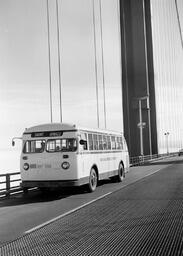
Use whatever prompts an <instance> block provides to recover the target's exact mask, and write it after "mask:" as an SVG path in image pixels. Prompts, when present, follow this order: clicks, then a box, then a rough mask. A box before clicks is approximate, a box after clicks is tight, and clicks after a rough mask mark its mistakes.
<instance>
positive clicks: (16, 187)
mask: <svg viewBox="0 0 183 256" xmlns="http://www.w3.org/2000/svg"><path fill="white" fill-rule="evenodd" d="M176 155H178V153H177V152H174V153H169V154H154V155H145V156H135V157H130V166H137V165H143V164H145V163H147V162H152V161H155V160H158V159H162V158H166V157H172V156H176ZM20 182H21V177H20V172H12V173H6V174H0V197H8V196H10V194H13V193H16V192H23V189H22V188H21V187H20Z"/></svg>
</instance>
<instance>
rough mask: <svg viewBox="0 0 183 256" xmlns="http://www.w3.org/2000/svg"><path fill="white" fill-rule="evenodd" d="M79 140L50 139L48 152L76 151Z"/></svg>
mask: <svg viewBox="0 0 183 256" xmlns="http://www.w3.org/2000/svg"><path fill="white" fill-rule="evenodd" d="M76 149H77V142H76V139H55V140H48V141H47V144H46V151H48V152H60V151H64V152H69V151H76Z"/></svg>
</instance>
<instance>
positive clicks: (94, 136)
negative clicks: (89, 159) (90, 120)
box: [93, 134, 98, 150]
mask: <svg viewBox="0 0 183 256" xmlns="http://www.w3.org/2000/svg"><path fill="white" fill-rule="evenodd" d="M93 144H94V150H98V136H97V134H93Z"/></svg>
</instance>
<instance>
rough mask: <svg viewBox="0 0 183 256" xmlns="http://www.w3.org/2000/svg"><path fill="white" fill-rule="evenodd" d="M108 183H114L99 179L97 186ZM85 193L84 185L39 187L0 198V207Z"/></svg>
mask: <svg viewBox="0 0 183 256" xmlns="http://www.w3.org/2000/svg"><path fill="white" fill-rule="evenodd" d="M109 183H114V181H111V180H110V179H108V180H107V179H106V180H102V181H99V182H98V187H102V186H104V185H106V184H109ZM94 193H95V192H94ZM85 194H89V192H88V190H87V187H86V186H81V187H70V188H61V189H54V190H49V191H40V190H39V189H36V190H33V191H28V192H27V193H25V194H24V193H20V194H16V195H11V196H10V197H8V198H2V199H0V208H2V207H11V206H17V205H27V204H36V203H46V202H51V201H57V200H62V199H64V198H68V197H71V196H74V195H85Z"/></svg>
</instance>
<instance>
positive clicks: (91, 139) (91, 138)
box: [88, 133, 93, 150]
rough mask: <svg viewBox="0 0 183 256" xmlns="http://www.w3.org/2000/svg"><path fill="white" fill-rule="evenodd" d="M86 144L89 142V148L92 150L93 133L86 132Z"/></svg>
mask: <svg viewBox="0 0 183 256" xmlns="http://www.w3.org/2000/svg"><path fill="white" fill-rule="evenodd" d="M88 144H89V150H93V134H91V133H89V134H88Z"/></svg>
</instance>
